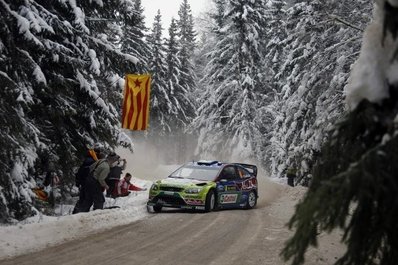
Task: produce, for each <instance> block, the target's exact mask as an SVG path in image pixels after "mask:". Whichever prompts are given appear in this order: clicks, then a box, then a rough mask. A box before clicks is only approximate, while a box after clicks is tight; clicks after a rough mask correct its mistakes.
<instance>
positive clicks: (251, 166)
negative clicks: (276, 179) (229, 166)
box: [235, 163, 257, 177]
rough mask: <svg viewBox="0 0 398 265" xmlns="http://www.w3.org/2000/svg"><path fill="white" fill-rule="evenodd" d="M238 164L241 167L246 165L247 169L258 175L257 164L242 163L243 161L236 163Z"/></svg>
mask: <svg viewBox="0 0 398 265" xmlns="http://www.w3.org/2000/svg"><path fill="white" fill-rule="evenodd" d="M235 164H236V165H239V166H241V167H244V168H245V169H247V170H248V171H249V172H250V173H252V174H253V175H254V176H255V177H257V166H255V165H249V164H241V163H235Z"/></svg>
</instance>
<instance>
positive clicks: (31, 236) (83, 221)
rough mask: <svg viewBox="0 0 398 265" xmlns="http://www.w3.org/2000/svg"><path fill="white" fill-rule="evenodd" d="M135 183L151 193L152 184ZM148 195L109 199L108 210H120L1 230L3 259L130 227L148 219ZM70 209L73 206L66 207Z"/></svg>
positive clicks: (38, 217) (36, 218) (29, 222)
mask: <svg viewBox="0 0 398 265" xmlns="http://www.w3.org/2000/svg"><path fill="white" fill-rule="evenodd" d="M132 183H134V184H135V185H137V186H140V187H146V188H147V189H149V187H150V185H151V182H149V181H144V180H139V179H136V178H134V179H132ZM147 199H148V191H138V192H133V193H131V194H130V195H129V196H127V197H123V198H116V199H111V198H107V199H106V202H105V207H109V206H119V207H120V208H119V209H109V210H102V211H92V212H89V213H79V214H75V215H65V216H59V217H50V216H44V215H40V214H39V215H36V216H34V217H32V218H29V219H27V220H25V221H24V222H21V223H20V224H18V225H13V226H2V227H0V259H4V258H7V257H12V256H16V255H21V254H25V253H28V252H34V251H39V250H41V249H44V248H46V247H48V246H53V245H57V244H60V243H63V242H65V241H68V240H72V239H76V238H80V237H85V236H88V235H90V234H94V233H98V232H100V231H103V230H106V229H110V228H113V227H116V226H120V225H125V224H129V223H131V222H134V221H136V220H139V219H142V218H145V217H146V216H147V215H148V213H147V211H146V202H147ZM63 208H64V209H65V208H69V209H71V208H72V206H71V205H69V206H63Z"/></svg>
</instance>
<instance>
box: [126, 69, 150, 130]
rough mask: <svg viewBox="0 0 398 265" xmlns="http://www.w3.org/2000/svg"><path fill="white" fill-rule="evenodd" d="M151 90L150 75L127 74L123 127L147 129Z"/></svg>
mask: <svg viewBox="0 0 398 265" xmlns="http://www.w3.org/2000/svg"><path fill="white" fill-rule="evenodd" d="M150 92H151V76H150V75H133V74H128V75H126V78H125V87H124V99H123V115H122V128H125V129H130V130H146V128H147V127H148V122H149V99H150Z"/></svg>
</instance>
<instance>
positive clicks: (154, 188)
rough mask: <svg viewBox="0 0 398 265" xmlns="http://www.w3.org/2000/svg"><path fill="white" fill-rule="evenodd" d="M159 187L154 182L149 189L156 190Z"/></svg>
mask: <svg viewBox="0 0 398 265" xmlns="http://www.w3.org/2000/svg"><path fill="white" fill-rule="evenodd" d="M158 189H159V186H158V185H156V184H152V186H151V190H154V191H157V190H158Z"/></svg>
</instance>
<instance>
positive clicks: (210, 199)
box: [205, 190, 216, 212]
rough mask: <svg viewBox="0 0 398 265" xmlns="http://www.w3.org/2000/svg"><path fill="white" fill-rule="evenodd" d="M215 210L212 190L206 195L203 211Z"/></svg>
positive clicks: (214, 196) (214, 197) (214, 198)
mask: <svg viewBox="0 0 398 265" xmlns="http://www.w3.org/2000/svg"><path fill="white" fill-rule="evenodd" d="M215 208H216V195H215V193H214V190H209V192H208V193H207V195H206V204H205V211H206V212H211V211H213V210H214V209H215Z"/></svg>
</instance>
